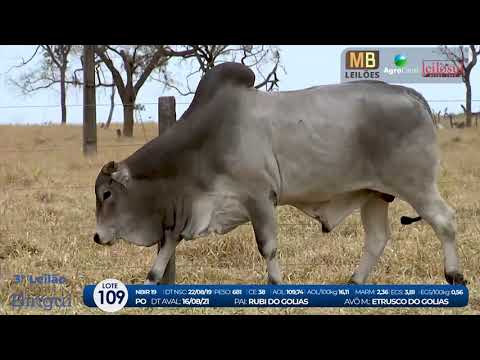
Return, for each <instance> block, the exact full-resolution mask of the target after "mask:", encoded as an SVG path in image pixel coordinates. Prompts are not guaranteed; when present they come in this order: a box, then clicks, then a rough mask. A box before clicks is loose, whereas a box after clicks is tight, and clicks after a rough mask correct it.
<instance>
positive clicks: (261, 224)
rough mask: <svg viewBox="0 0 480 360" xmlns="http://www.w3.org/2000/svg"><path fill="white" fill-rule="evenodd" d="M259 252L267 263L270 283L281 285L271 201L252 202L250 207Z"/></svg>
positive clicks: (273, 209) (275, 221)
mask: <svg viewBox="0 0 480 360" xmlns="http://www.w3.org/2000/svg"><path fill="white" fill-rule="evenodd" d="M248 212H249V215H250V221H251V222H252V226H253V230H254V232H255V239H256V241H257V246H258V250H259V251H260V254H261V255H262V256H263V258H264V259H265V261H266V262H267V272H268V282H269V283H270V284H279V283H280V282H281V281H282V276H281V273H280V266H279V264H278V260H277V220H276V216H275V207H274V205H273V203H272V202H271V200H269V199H263V200H255V201H254V200H252V201H250V203H249V206H248Z"/></svg>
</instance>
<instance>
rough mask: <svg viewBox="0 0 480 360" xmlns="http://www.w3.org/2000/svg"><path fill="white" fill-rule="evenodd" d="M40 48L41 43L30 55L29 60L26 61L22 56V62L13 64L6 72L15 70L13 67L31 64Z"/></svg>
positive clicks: (17, 67)
mask: <svg viewBox="0 0 480 360" xmlns="http://www.w3.org/2000/svg"><path fill="white" fill-rule="evenodd" d="M40 48H41V46H40V45H37V47H36V48H35V51H34V52H33V55H32V56H30V58H29V59H28V60H27V61H25V60H24V59H23V58H22V63H21V64H20V65H14V66H12V67H11V68H10V69H8V71H7V72H6V73H5V74H8V73H9V72H10V71H11V70H13V69H19V68H21V67H23V66H25V65H27V64H29V63H30V62H31V61H32V60H33V59H34V58H35V56H36V55H37V53H38V50H39V49H40Z"/></svg>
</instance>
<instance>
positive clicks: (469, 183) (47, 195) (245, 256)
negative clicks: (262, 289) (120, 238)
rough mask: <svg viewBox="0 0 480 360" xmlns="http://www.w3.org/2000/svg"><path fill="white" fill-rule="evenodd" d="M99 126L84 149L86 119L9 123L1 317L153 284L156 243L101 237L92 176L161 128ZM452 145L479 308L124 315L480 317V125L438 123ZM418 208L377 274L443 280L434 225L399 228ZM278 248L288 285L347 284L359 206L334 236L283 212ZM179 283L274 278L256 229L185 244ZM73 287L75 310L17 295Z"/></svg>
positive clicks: (0, 208)
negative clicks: (47, 278)
mask: <svg viewBox="0 0 480 360" xmlns="http://www.w3.org/2000/svg"><path fill="white" fill-rule="evenodd" d="M116 127H117V125H113V126H112V129H110V130H103V129H98V136H99V153H98V156H96V157H93V158H91V159H84V158H83V156H82V154H81V136H82V129H81V127H79V126H66V127H61V126H0V134H1V138H2V142H1V144H0V314H44V313H46V312H48V313H52V314H103V313H102V312H101V311H100V310H97V309H90V308H87V307H85V306H84V305H83V301H82V291H83V286H84V285H86V284H94V283H97V282H99V281H101V280H103V279H105V278H112V277H113V278H117V279H119V280H122V281H123V282H125V283H143V280H144V278H145V276H146V274H147V272H148V270H149V268H150V266H151V264H152V261H153V258H154V255H155V253H156V250H155V248H139V247H136V246H134V245H130V244H127V243H125V242H120V243H118V244H116V245H115V246H113V247H102V246H99V245H96V244H95V243H94V242H93V240H92V235H93V232H94V224H95V195H94V181H95V178H96V176H97V174H98V172H99V170H100V168H101V166H102V165H103V164H104V163H105V162H107V161H109V160H121V159H123V158H124V157H126V156H127V155H129V154H130V153H132V152H133V151H134V150H135V149H136V148H138V147H140V146H141V145H142V144H143V143H145V141H146V138H148V139H151V138H153V137H154V136H156V132H157V128H156V125H155V124H146V129H145V130H146V132H145V134H146V135H145V134H144V131H143V129H142V126H140V125H137V127H136V129H135V137H134V138H133V139H129V140H127V139H117V138H116V134H115V128H116ZM439 139H440V143H441V148H442V151H443V157H442V159H443V162H442V165H443V166H442V171H441V176H440V189H441V192H442V194H443V196H444V197H445V198H446V200H447V202H448V203H449V204H451V206H453V207H454V208H455V209H456V211H457V222H458V244H459V255H460V258H461V261H462V265H463V268H464V273H465V276H466V278H467V279H468V280H469V282H470V284H469V290H470V304H469V306H467V307H465V308H458V309H428V308H424V309H409V308H402V309H378V308H370V309H361V308H358V309H348V308H335V309H331V308H296V309H275V308H269V309H247V308H245V309H231V308H224V309H218V308H210V309H174V308H170V309H167V308H164V309H162V308H157V309H124V310H122V311H121V313H122V314H152V313H153V314H212V313H220V314H480V243H479V235H480V187H479V180H480V131H479V130H478V129H468V130H467V129H462V130H460V129H445V130H441V131H439ZM402 215H415V212H414V211H413V210H412V209H411V207H410V206H409V205H407V204H405V203H403V202H401V201H399V200H395V202H394V203H393V204H392V206H391V207H390V221H391V229H392V238H391V240H390V241H389V243H388V245H387V248H386V250H385V254H384V255H383V257H382V258H381V261H380V263H379V265H378V266H377V268H376V269H375V271H374V272H373V273H372V275H371V277H370V279H369V281H370V282H372V283H386V284H402V283H406V284H422V283H428V284H445V280H444V276H443V256H442V250H441V244H440V241H439V240H438V239H437V238H436V237H435V236H434V233H433V231H432V229H431V228H430V227H429V226H428V225H426V224H425V223H424V222H418V223H415V224H413V225H410V226H402V225H401V224H400V221H399V220H400V216H402ZM278 219H279V221H278V222H279V224H280V231H279V256H280V263H281V266H282V271H283V277H284V281H285V282H288V283H310V284H311V283H318V284H333V283H344V282H345V281H347V280H348V278H349V277H350V275H351V273H352V272H353V270H354V268H355V267H356V265H357V263H358V261H359V258H360V254H361V250H362V246H363V228H362V227H361V222H360V218H359V214H358V213H355V214H354V215H352V216H350V217H349V218H347V220H346V221H345V222H344V223H343V224H341V225H340V226H338V228H336V229H335V230H334V231H333V232H332V233H330V234H322V232H321V227H320V226H319V225H318V223H316V222H315V221H313V220H312V219H310V218H308V217H306V216H305V215H303V214H302V213H300V212H299V211H297V210H295V209H293V208H289V207H284V208H280V209H279V210H278ZM15 274H31V275H37V276H38V275H42V274H57V275H62V276H65V277H66V278H67V280H68V282H67V284H65V285H51V286H38V285H37V286H35V285H28V286H27V285H26V284H17V283H15V280H14V275H15ZM177 279H178V282H179V283H199V284H202V283H204V284H206V283H212V284H214V283H245V284H248V283H255V284H261V283H265V279H266V272H265V265H264V262H263V260H262V258H261V257H260V255H259V253H258V250H257V247H256V244H255V240H254V237H253V231H252V228H251V227H250V226H241V227H240V228H238V229H236V230H235V231H233V232H231V233H230V234H227V235H224V236H210V237H208V238H203V239H198V240H194V241H191V242H182V243H181V244H180V246H179V248H178V250H177ZM19 292H25V293H27V294H29V295H40V294H44V295H49V296H52V295H57V296H61V295H62V294H63V295H64V296H66V295H69V294H71V296H72V306H71V307H69V308H66V309H55V308H54V309H52V310H51V311H45V310H40V309H28V308H26V309H13V308H12V307H11V306H10V305H9V298H10V296H11V295H12V294H15V293H19Z"/></svg>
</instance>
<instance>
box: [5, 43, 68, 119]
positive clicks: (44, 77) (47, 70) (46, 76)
mask: <svg viewBox="0 0 480 360" xmlns="http://www.w3.org/2000/svg"><path fill="white" fill-rule="evenodd" d="M72 48H73V46H72V45H38V46H37V47H36V48H35V51H34V53H33V55H32V56H31V57H30V58H29V59H28V60H26V61H25V60H23V59H22V63H21V64H20V65H17V66H15V68H21V67H24V66H26V65H28V64H30V63H31V62H32V60H33V59H34V58H36V57H37V55H40V56H42V61H41V63H40V69H33V70H31V71H30V72H27V73H24V74H22V75H21V76H20V78H19V79H18V80H15V79H11V81H12V83H13V84H15V85H16V86H18V87H19V88H20V89H21V90H22V92H23V93H24V94H29V93H32V92H34V91H38V90H41V89H48V88H50V87H51V86H53V85H55V84H59V85H60V104H61V109H62V125H63V124H65V123H66V122H67V105H66V95H67V70H68V63H69V55H70V53H71V50H72Z"/></svg>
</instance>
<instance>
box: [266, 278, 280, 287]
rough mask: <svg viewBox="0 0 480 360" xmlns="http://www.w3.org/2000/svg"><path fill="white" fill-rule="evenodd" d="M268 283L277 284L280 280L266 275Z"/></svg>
mask: <svg viewBox="0 0 480 360" xmlns="http://www.w3.org/2000/svg"><path fill="white" fill-rule="evenodd" d="M267 283H268V285H279V284H280V283H281V281H280V280H279V279H273V278H271V277H270V276H268V281H267Z"/></svg>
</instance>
